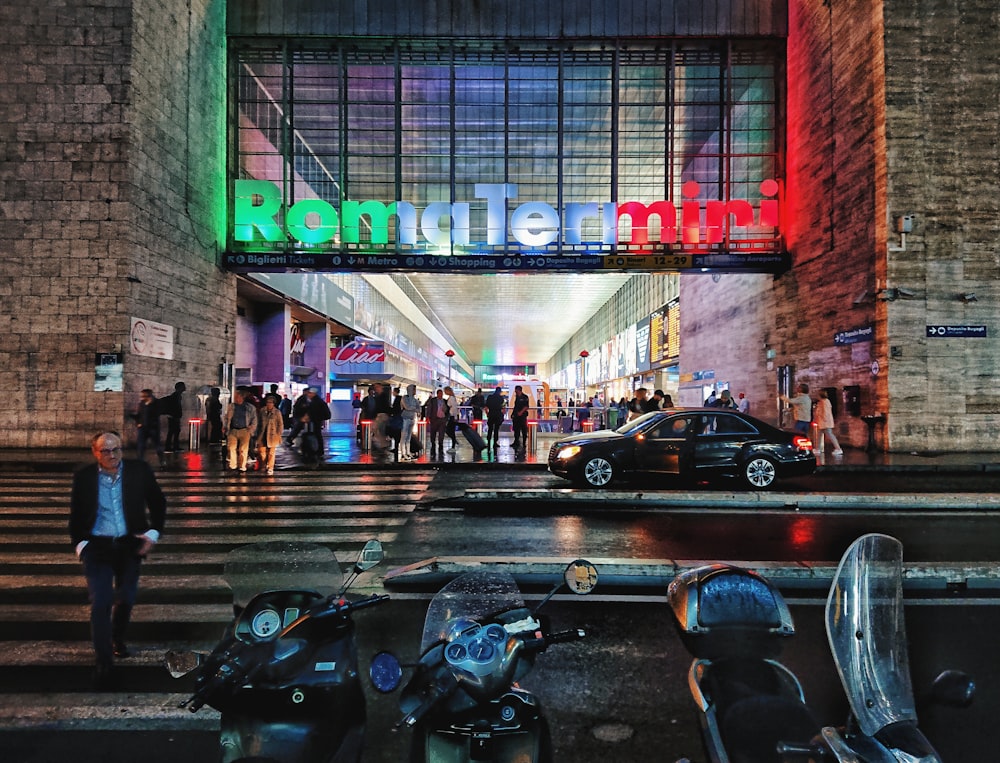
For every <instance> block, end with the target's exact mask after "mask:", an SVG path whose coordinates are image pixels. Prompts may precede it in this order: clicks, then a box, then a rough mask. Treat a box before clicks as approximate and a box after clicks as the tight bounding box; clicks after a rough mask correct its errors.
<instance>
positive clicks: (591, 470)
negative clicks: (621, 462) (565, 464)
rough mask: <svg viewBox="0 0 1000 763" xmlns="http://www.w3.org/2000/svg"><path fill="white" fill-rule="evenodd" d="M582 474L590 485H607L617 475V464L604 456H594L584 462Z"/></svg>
mask: <svg viewBox="0 0 1000 763" xmlns="http://www.w3.org/2000/svg"><path fill="white" fill-rule="evenodd" d="M580 476H581V477H582V478H583V481H584V482H585V483H586V484H587V485H590V487H607V486H608V485H610V484H611V482H612V481H613V480H614V478H615V476H616V474H615V466H614V464H612V463H611V462H610V461H608V459H606V458H604V457H603V456H594V457H593V458H589V459H587V461H586V462H585V463H584V464H583V470H582V471H581V473H580Z"/></svg>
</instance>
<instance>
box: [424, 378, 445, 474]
mask: <svg viewBox="0 0 1000 763" xmlns="http://www.w3.org/2000/svg"><path fill="white" fill-rule="evenodd" d="M425 405H426V408H427V429H428V431H429V432H430V441H431V453H430V456H431V458H434V456H435V453H436V454H437V456H438V457H443V456H444V432H445V429H446V428H447V426H448V402H447V401H446V400H445V399H444V390H443V389H440V388H438V390H437V391H436V392H435V393H434V395H433V396H431V397H429V398H428V399H427V402H426V403H425Z"/></svg>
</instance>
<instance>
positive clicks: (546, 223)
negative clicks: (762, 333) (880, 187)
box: [233, 180, 781, 248]
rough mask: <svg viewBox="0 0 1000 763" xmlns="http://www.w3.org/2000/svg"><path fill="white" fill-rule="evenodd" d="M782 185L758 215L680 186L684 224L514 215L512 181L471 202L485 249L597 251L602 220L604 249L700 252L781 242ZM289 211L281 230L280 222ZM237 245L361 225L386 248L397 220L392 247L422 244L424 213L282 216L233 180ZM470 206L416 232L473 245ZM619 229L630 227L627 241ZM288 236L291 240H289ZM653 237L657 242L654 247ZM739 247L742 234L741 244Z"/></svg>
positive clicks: (314, 207)
mask: <svg viewBox="0 0 1000 763" xmlns="http://www.w3.org/2000/svg"><path fill="white" fill-rule="evenodd" d="M779 191H780V186H779V184H778V182H777V181H776V180H765V181H763V182H762V183H761V184H760V193H761V196H762V197H763V198H761V199H760V201H759V203H758V205H757V209H756V210H755V209H754V205H753V204H751V203H750V202H749V201H747V200H746V199H730V200H728V201H722V200H711V199H710V200H706V201H701V200H700V199H699V197H700V196H701V186H700V185H699V183H697V182H696V181H694V180H689V181H687V182H686V183H684V184H683V186H682V187H681V197H682V198H681V204H680V222H679V224H678V210H677V206H676V205H675V203H674V202H673V201H671V200H668V199H664V200H659V201H653V202H650V203H643V202H640V201H622V202H603V203H598V202H587V203H578V202H569V203H567V204H566V205H565V208H564V213H563V216H562V218H560V214H559V212H558V210H556V209H555V208H554V207H552V206H551V205H549V204H547V203H545V202H542V201H529V202H525V203H523V204H520V205H519V206H517V207H515V208H514V209H513V210H512V211H511V212H510V214H509V215H508V209H507V207H508V205H507V202H508V200H511V199H516V198H517V186H516V185H515V184H513V183H476V184H475V197H476V198H477V199H484V200H485V201H486V230H485V231H483V232H484V233H485V236H486V245H487V246H506V245H507V244H508V243H509V240H508V234H507V230H508V227H509V229H510V237H511V238H513V240H514V241H515V242H516V243H518V244H520V245H522V246H524V247H527V248H533V247H545V246H548V245H549V244H552V243H553V242H557V241H558V239H559V237H560V234H561V235H562V240H563V243H565V244H567V245H570V246H578V245H584V244H588V243H597V242H596V241H589V242H588V241H586V240H585V239H584V221H585V220H586V219H587V218H592V219H597V220H598V228H599V230H600V232H601V233H600V243H601V244H602V245H604V246H616V245H618V244H628V245H632V246H636V247H644V246H652V245H655V244H668V245H670V244H676V243H677V242H678V239H679V240H680V242H681V245H682V246H684V247H695V248H697V247H704V246H709V245H713V244H719V243H721V242H724V241H725V240H726V237H727V234H728V235H732V234H733V232H734V231H738V230H739V229H750V228H753V227H754V226H755V225H756V226H758V227H759V228H760V229H762V231H763V232H761V233H760V235H764V236H766V235H768V234H767V233H766V230H767V229H771V230H772V231H773V234H771V235H773V236H775V237H776V236H777V233H778V228H779V225H780V222H781V216H780V204H779V199H778V198H776V197H777V196H778V195H779ZM282 211H284V228H282V226H281V225H279V223H278V219H279V216H280V214H281V212H282ZM233 218H234V219H233V238H234V239H235V240H236V241H240V242H252V241H261V240H263V241H284V240H286V238H287V237H291V238H292V239H294V240H296V241H299V242H301V243H303V244H312V245H316V244H324V243H327V242H331V241H335V240H337V238H338V236H339V239H340V242H341V243H344V244H359V243H361V230H362V227H364V228H365V229H366V230H367V232H368V236H367V237H366V243H371V244H376V245H388V244H389V224H390V221H391V218H395V220H396V243H398V244H403V245H407V246H418V245H419V244H418V237H417V226H418V215H417V210H416V209H415V207H414V205H413V204H411V203H409V202H406V201H394V202H391V203H388V204H387V203H384V202H380V201H374V200H368V201H356V200H353V199H345V200H343V201H341V204H340V213H339V215H338V212H337V209H335V208H334V206H333V205H332V204H330V203H329V202H327V201H324V200H322V199H303V200H301V201H298V202H296V203H295V204H292V205H291V206H290V207H288V208H287V209H284V210H283V209H282V202H281V190H280V188H279V187H278V186H277V185H276V184H275V183H272V182H270V181H267V180H237V181H235V193H234V205H233ZM470 219H471V210H470V204H468V203H466V202H454V203H449V202H445V201H437V202H431V203H430V204H428V205H427V206H426V207H425V208H424V210H423V212H422V213H421V214H420V216H419V231H420V234H421V236H422V237H423V240H424V241H425V242H426V244H427V245H429V246H432V247H444V248H451V247H467V246H470V243H471V242H472V241H473V231H472V230H471V224H470ZM654 219H655V220H657V221H658V222H659V235H658V236H654V235H653V233H652V231H653V230H654V229H653V228H652V227H651V222H652V221H653V220H654ZM623 221H627V223H628V228H627V229H626V232H625V233H624V234H623V232H622V231H623V228H622V226H623V224H624V223H623ZM286 234H287V236H286ZM654 238H655V239H656V240H655V241H654V240H653V239H654ZM737 239H738V236H737Z"/></svg>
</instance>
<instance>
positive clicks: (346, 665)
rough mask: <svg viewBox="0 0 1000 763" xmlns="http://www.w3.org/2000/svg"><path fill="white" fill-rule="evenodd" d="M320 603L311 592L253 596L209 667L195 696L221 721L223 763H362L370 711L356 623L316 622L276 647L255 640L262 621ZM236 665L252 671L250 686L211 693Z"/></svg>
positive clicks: (229, 685) (237, 685)
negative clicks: (257, 621) (266, 615)
mask: <svg viewBox="0 0 1000 763" xmlns="http://www.w3.org/2000/svg"><path fill="white" fill-rule="evenodd" d="M320 599H322V597H321V596H320V595H319V594H318V593H315V592H312V591H272V592H267V593H262V594H259V595H257V596H255V597H254V598H253V599H252V600H251V601H250V602H249V604H248V605H247V606H246V608H244V609H243V610H242V611H241V613H240V614H239V615H238V616H237V617H236V619H235V620H234V621H233V623H232V624H231V625H230V626H229V628H227V630H226V633H225V634H224V636H223V639H222V641H221V642H220V643H219V645H218V646H217V647H216V648H215V650H214V651H213V652H212V654H211V655H209V657H208V658H207V660H206V661H205V663H204V664H203V666H202V669H201V670H200V671H199V674H198V677H197V680H196V689H198V690H201V689H204V690H205V693H204V697H203V699H204V701H205V703H206V704H209V705H211V706H212V707H214V708H216V709H217V710H219V711H220V713H221V714H222V719H221V735H220V748H221V753H222V761H223V763H232V762H233V761H238V760H241V759H244V758H254V759H256V758H263V759H265V760H275V761H295V763H332V762H333V761H337V762H338V763H340V761H356V760H358V759H359V757H360V754H361V747H362V744H363V740H364V730H365V703H364V695H363V692H362V688H361V683H360V680H359V678H358V656H357V649H356V646H355V643H354V624H353V622H352V621H351V619H350V618H349V617H348V616H346V615H343V616H337V615H333V616H326V617H317V618H310V619H307V620H303V621H302V622H301V624H300V625H299V626H298V627H297V628H295V630H294V634H293V635H292V634H290V635H288V636H285V637H283V638H280V639H278V638H275V639H274V640H258V639H256V638H254V636H253V634H252V632H251V629H252V625H251V624H252V623H253V621H254V617H255V616H256V614H257V613H260V612H262V611H266V610H270V611H275V612H289V611H298V610H299V609H300V608H302V609H304V608H305V607H306V606H308V605H309V604H311V603H314V602H317V601H319V600H320ZM275 635H277V634H275ZM234 664H235V665H236V666H239V667H245V668H246V669H247V670H248V671H250V670H252V671H254V672H253V677H252V680H249V681H235V682H225V683H224V684H223V685H219V686H217V687H214V688H213V686H212V683H213V681H215V680H216V677H217V676H218V675H219V672H220V670H223V671H225V670H227V668H226V667H225V666H227V665H234ZM239 667H237V670H238V669H239Z"/></svg>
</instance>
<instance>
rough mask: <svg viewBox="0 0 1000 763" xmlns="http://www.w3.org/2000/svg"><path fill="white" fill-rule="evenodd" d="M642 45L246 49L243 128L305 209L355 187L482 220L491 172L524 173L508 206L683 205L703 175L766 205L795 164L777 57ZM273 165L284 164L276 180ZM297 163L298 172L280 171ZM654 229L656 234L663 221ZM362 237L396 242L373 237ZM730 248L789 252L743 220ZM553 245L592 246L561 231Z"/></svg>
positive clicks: (718, 188)
mask: <svg viewBox="0 0 1000 763" xmlns="http://www.w3.org/2000/svg"><path fill="white" fill-rule="evenodd" d="M442 44H443V43H442ZM635 45H636V43H630V45H629V47H628V49H627V50H624V49H623V50H619V51H618V54H617V56H615V55H613V53H612V52H609V51H607V50H600V51H595V50H591V51H582V52H579V53H578V52H576V51H571V50H568V49H567V50H562V51H555V52H553V51H549V50H547V51H533V52H532V51H528V52H527V53H523V52H518V53H514V52H511V51H506V50H494V51H482V50H480V51H473V52H472V53H469V52H468V51H466V52H460V51H457V50H445V49H444V48H443V47H442V48H441V49H438V50H435V51H433V52H432V53H428V52H427V51H423V52H421V51H419V50H416V51H415V50H414V49H410V48H408V47H407V45H405V44H400V45H399V46H398V48H393V47H392V46H385V45H383V46H382V48H381V49H379V48H378V47H377V46H376V47H375V48H372V49H361V48H363V41H358V40H352V41H349V42H348V41H343V42H342V43H341V44H334V45H332V46H331V47H330V48H328V49H326V50H323V51H303V50H301V49H299V50H297V49H294V48H293V47H292V46H291V45H289V46H287V47H286V48H285V50H284V51H283V52H282V56H283V58H282V60H281V62H278V61H276V60H275V59H276V58H277V55H276V53H275V52H274V49H273V48H271V49H269V50H267V51H262V50H260V49H256V48H253V47H245V48H240V49H238V52H237V54H236V55H237V64H238V71H239V75H238V76H237V88H236V90H237V107H238V109H239V111H240V113H241V115H242V117H243V121H242V123H245V124H250V125H252V127H251V128H249V129H248V128H244V127H242V126H241V127H240V128H239V129H238V130H237V138H238V146H237V156H236V160H237V166H238V167H239V172H240V176H241V177H247V176H252V177H257V178H261V177H263V178H265V179H270V180H274V181H275V182H279V181H280V182H281V183H282V186H283V190H284V193H285V196H286V198H287V199H288V200H289V202H290V203H294V201H296V200H298V199H299V198H303V197H307V196H308V197H319V198H323V199H326V200H327V201H329V202H330V203H331V204H333V206H334V207H338V208H339V206H340V199H341V198H354V199H358V200H366V199H376V200H380V201H383V202H386V203H388V202H389V201H392V200H393V199H396V198H400V199H404V200H407V201H411V202H412V203H414V204H415V205H417V207H418V214H419V210H420V208H421V207H422V206H424V205H426V203H429V202H431V201H464V202H467V203H469V204H470V207H471V208H472V218H473V223H472V224H473V228H474V229H476V230H481V229H482V228H483V227H484V226H485V211H486V210H485V202H484V201H482V200H477V199H475V198H474V193H470V191H472V190H473V189H472V187H473V185H474V183H476V182H497V183H499V182H508V183H516V184H517V185H518V190H519V194H518V199H517V201H516V202H514V201H511V202H508V208H509V209H511V208H513V206H515V204H517V203H523V202H524V201H529V200H540V201H545V202H547V203H549V204H551V205H552V206H555V207H557V208H561V207H562V206H563V205H564V204H565V203H567V202H570V201H577V202H587V201H598V202H603V201H612V200H641V201H644V202H646V203H649V202H651V201H656V200H659V199H661V198H670V199H673V200H674V202H675V205H676V206H677V207H678V209H679V208H680V201H681V198H682V197H681V186H682V184H683V183H684V182H686V181H687V180H695V181H697V182H698V183H699V184H700V185H701V194H700V197H699V198H701V199H707V198H719V199H723V200H725V199H724V198H723V194H724V190H725V189H727V188H728V190H729V193H730V196H731V197H732V198H745V199H748V200H750V201H751V203H752V204H754V205H755V206H756V203H757V202H758V201H759V200H760V198H761V194H760V192H759V183H760V181H761V180H763V179H767V178H770V177H776V174H775V173H776V170H777V168H778V166H779V154H778V149H777V140H778V134H779V133H778V129H777V124H778V110H779V107H780V104H779V103H778V102H777V95H776V88H777V83H776V79H775V75H776V71H777V67H778V66H779V65H780V62H779V61H778V59H777V55H778V54H777V51H776V50H775V49H772V48H770V47H768V46H767V45H766V44H764V45H761V46H759V47H758V48H753V46H748V45H746V44H741V45H740V47H738V48H736V47H732V48H730V47H727V44H726V43H725V42H724V41H723V42H721V43H720V42H718V41H706V42H704V43H702V46H703V47H697V46H694V47H692V44H691V43H685V45H683V46H681V45H678V46H677V47H676V48H674V49H671V48H670V47H669V46H667V47H664V46H662V45H661V46H659V47H656V48H655V49H643V48H636V47H635ZM727 56H728V59H727ZM727 60H728V63H727ZM671 61H673V64H672V65H671ZM616 70H617V77H616V76H615V74H616ZM436 75H437V76H436ZM345 76H346V80H345ZM615 82H617V83H618V87H617V99H613V98H612V95H613V94H612V89H613V84H614V83H615ZM345 93H346V98H343V97H342V96H343V95H344V94H345ZM293 107H294V108H293ZM300 114H301V120H297V119H296V117H297V116H298V115H300ZM345 120H346V124H347V128H346V129H342V125H343V124H344V122H345ZM300 124H301V125H302V128H301V130H300V129H299V128H298V125H300ZM560 128H561V131H560ZM283 156H290V157H291V161H289V162H285V161H283V160H282V157H283ZM252 157H258V158H263V159H266V160H269V161H264V162H263V163H262V162H260V161H257V162H254V161H252ZM668 159H672V161H668ZM261 164H264V165H267V166H268V167H270V169H269V171H268V172H267V173H265V174H263V175H262V174H260V166H261ZM250 165H253V166H254V171H253V172H250V171H248V167H249V166H250ZM282 165H283V166H285V167H286V168H290V169H286V170H285V171H286V172H290V177H287V178H280V179H279V178H276V177H273V175H274V174H275V170H274V167H275V166H282ZM501 170H502V176H501ZM560 184H561V188H562V193H561V195H560V193H559V188H560ZM404 189H405V191H406V193H404ZM390 191H391V192H390ZM557 200H558V203H557ZM702 214H703V216H704V212H703V213H702ZM651 223H652V233H653V235H652V236H651V239H653V240H654V242H655V240H656V238H655V237H656V236H657V235H658V229H657V227H656V224H655V218H654V219H653V220H651ZM393 224H394V219H391V220H390V241H392V240H394V238H395V230H393V229H392V228H393ZM599 227H600V224H599V222H598V221H597V220H596V218H595V219H591V220H588V221H586V222H585V227H584V231H585V238H588V239H594V238H596V237H598V236H599V235H600V233H599V230H598V229H599ZM622 230H623V232H625V231H627V230H628V224H627V223H623V228H622ZM362 239H364V231H362ZM278 246H279V247H280V246H286V247H291V246H292V244H291V243H290V242H289V243H288V244H282V243H279V244H278ZM358 246H360V247H361V248H371V249H373V250H376V251H384V250H385V249H386V248H389V249H394V248H396V247H395V245H392V244H390V245H389V246H388V247H385V246H374V245H370V244H369V243H367V242H365V241H364V240H363V241H362V243H361V244H360V245H358ZM484 248H485V247H484ZM585 248H587V249H588V250H590V251H594V250H597V251H609V250H611V248H610V247H606V246H596V247H595V246H594V245H590V246H589V247H585ZM630 248H635V247H634V245H631V246H630V245H629V244H628V242H622V243H619V244H618V246H617V250H618V251H623V250H624V251H627V250H629V249H630ZM646 248H647V249H648V248H649V247H646ZM653 248H656V249H663V248H669V247H663V246H660V245H658V244H654V247H653ZM717 248H719V249H740V248H751V249H754V250H759V251H778V250H780V248H781V243H780V238H779V237H778V235H777V232H776V231H774V230H773V229H769V228H768V229H758V228H756V227H754V228H750V229H746V228H741V229H740V230H739V231H738V232H737V231H732V232H730V231H727V236H726V240H725V241H724V242H722V243H721V244H720V245H718V246H717ZM498 249H502V247H501V248H497V247H493V248H492V250H493V251H497V250H498ZM511 249H512V250H516V251H521V248H520V247H519V246H517V245H513V246H511ZM547 249H548V250H549V251H550V253H555V252H558V251H560V250H561V251H566V252H567V253H576V252H575V251H573V249H574V248H573V247H566V246H563V245H561V242H560V241H556V242H555V243H553V244H552V245H550V246H549V247H547ZM576 249H577V250H578V249H579V247H576ZM701 249H704V247H701Z"/></svg>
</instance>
